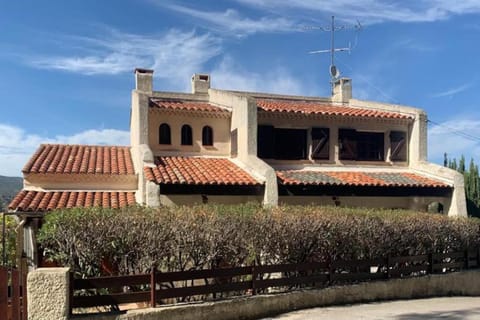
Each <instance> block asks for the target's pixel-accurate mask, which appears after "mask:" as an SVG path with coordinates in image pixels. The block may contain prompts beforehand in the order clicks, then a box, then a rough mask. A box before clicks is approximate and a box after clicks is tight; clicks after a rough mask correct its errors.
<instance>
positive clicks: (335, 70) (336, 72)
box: [330, 64, 340, 79]
mask: <svg viewBox="0 0 480 320" xmlns="http://www.w3.org/2000/svg"><path fill="white" fill-rule="evenodd" d="M330 75H331V76H332V78H335V79H337V78H338V77H340V70H338V68H337V67H336V66H335V65H333V64H332V65H331V66H330Z"/></svg>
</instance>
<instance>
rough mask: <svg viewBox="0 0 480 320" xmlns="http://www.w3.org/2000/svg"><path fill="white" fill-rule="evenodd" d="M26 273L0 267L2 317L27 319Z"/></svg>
mask: <svg viewBox="0 0 480 320" xmlns="http://www.w3.org/2000/svg"><path fill="white" fill-rule="evenodd" d="M26 288H27V287H26V273H24V272H22V271H21V270H18V269H12V268H7V267H0V318H1V319H6V320H26V319H27V295H26Z"/></svg>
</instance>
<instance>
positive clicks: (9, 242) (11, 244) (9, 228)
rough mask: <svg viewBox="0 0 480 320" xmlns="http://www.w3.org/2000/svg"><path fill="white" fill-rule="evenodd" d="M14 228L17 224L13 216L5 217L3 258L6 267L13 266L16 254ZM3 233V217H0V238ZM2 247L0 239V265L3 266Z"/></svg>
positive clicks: (15, 233)
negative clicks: (4, 253)
mask: <svg viewBox="0 0 480 320" xmlns="http://www.w3.org/2000/svg"><path fill="white" fill-rule="evenodd" d="M16 227H17V222H16V221H15V218H14V217H13V216H5V252H6V255H5V258H6V265H7V266H15V264H16V261H15V258H16V257H15V252H16V248H15V246H16V236H17V232H16ZM2 231H3V217H2V216H0V236H1V235H2ZM3 258H4V257H3V245H2V239H0V265H3V263H4V261H3Z"/></svg>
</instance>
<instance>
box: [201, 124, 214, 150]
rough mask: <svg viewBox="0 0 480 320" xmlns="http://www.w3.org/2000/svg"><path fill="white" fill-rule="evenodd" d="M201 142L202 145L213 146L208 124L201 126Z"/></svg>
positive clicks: (211, 133)
mask: <svg viewBox="0 0 480 320" xmlns="http://www.w3.org/2000/svg"><path fill="white" fill-rule="evenodd" d="M202 144H203V145H204V146H213V130H212V128H211V127H209V126H205V127H203V130H202Z"/></svg>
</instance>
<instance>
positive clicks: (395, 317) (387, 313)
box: [264, 297, 480, 320]
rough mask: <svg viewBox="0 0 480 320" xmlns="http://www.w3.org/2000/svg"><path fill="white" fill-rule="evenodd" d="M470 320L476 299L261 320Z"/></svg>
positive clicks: (479, 305) (479, 311)
mask: <svg viewBox="0 0 480 320" xmlns="http://www.w3.org/2000/svg"><path fill="white" fill-rule="evenodd" d="M273 319H275V320H307V319H308V320H310V319H328V320H350V319H355V320H385V319H387V320H427V319H441V320H474V319H480V297H448V298H433V299H418V300H403V301H391V302H379V303H369V304H358V305H351V306H341V307H324V308H313V309H305V310H300V311H295V312H290V313H286V314H283V315H280V316H277V317H273V318H265V319H264V320H273Z"/></svg>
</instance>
